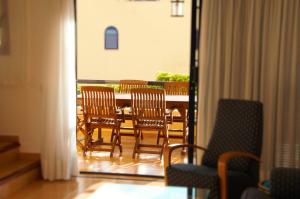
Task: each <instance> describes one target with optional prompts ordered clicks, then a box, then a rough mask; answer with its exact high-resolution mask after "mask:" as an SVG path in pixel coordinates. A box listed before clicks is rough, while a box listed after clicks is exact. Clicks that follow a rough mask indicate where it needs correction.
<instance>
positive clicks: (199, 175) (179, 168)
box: [167, 164, 256, 198]
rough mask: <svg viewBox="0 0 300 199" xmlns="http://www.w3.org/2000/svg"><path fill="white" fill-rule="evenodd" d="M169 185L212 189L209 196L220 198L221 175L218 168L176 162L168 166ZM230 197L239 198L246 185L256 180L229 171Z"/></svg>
mask: <svg viewBox="0 0 300 199" xmlns="http://www.w3.org/2000/svg"><path fill="white" fill-rule="evenodd" d="M167 175H168V185H174V186H186V187H202V188H208V189H210V197H209V198H219V190H220V189H219V177H218V172H217V170H216V169H214V168H211V167H207V166H197V165H193V164H174V165H172V166H170V167H168V168H167ZM228 181H229V190H230V191H229V194H230V195H229V197H228V198H239V197H240V195H241V193H242V192H243V190H244V189H245V188H246V187H249V186H255V185H256V182H255V181H254V180H253V179H252V178H251V177H250V176H248V175H247V174H245V173H242V172H238V171H228Z"/></svg>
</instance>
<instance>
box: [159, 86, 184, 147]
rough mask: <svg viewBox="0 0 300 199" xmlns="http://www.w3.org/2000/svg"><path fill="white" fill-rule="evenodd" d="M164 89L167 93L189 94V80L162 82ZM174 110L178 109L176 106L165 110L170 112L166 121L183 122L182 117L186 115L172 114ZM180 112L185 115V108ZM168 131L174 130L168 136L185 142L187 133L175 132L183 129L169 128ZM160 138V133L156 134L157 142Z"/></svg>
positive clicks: (182, 131)
mask: <svg viewBox="0 0 300 199" xmlns="http://www.w3.org/2000/svg"><path fill="white" fill-rule="evenodd" d="M164 89H165V90H166V94H167V95H188V94H189V82H164ZM176 111H178V110H176V108H171V109H168V110H167V112H169V113H170V114H169V115H170V117H167V121H168V123H169V124H172V123H173V122H183V118H187V117H183V116H182V115H178V114H177V115H176V114H174V113H175V112H176ZM180 114H185V115H187V110H185V111H184V112H181V113H180ZM186 122H187V121H186ZM183 128H184V127H183ZM169 132H170V133H171V132H174V133H172V134H169V137H170V138H178V139H182V143H183V144H184V143H186V139H187V135H183V134H181V135H178V133H175V132H179V133H184V132H186V131H184V130H183V129H173V128H170V129H169ZM160 138H162V135H161V134H158V136H157V143H159V140H160Z"/></svg>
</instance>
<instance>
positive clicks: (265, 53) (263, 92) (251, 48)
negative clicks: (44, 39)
mask: <svg viewBox="0 0 300 199" xmlns="http://www.w3.org/2000/svg"><path fill="white" fill-rule="evenodd" d="M200 41H201V47H200V69H199V71H200V74H199V75H200V77H199V78H200V90H199V98H200V100H199V101H200V104H199V118H200V122H199V132H198V144H200V145H206V144H207V143H208V141H209V139H210V135H211V132H212V129H213V125H214V119H215V113H216V108H217V102H218V100H219V99H220V98H239V99H251V100H259V101H261V102H263V104H264V142H263V156H262V165H261V168H262V174H266V175H268V173H269V172H270V169H272V168H273V167H277V166H286V167H300V158H299V157H300V135H299V134H300V133H299V132H300V129H299V128H300V125H299V124H297V123H299V122H300V97H299V96H300V94H299V91H300V88H299V87H300V83H299V80H300V74H299V71H300V69H299V68H300V1H299V0H226V1H223V0H204V5H203V13H202V26H201V40H200ZM297 91H298V93H297ZM297 121H298V122H297Z"/></svg>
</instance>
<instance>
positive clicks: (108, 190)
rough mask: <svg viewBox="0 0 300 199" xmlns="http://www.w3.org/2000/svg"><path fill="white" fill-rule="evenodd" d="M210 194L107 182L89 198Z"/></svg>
mask: <svg viewBox="0 0 300 199" xmlns="http://www.w3.org/2000/svg"><path fill="white" fill-rule="evenodd" d="M208 194H209V190H207V189H196V188H186V187H171V186H149V185H148V186H147V185H133V184H113V183H105V184H103V185H102V186H101V187H99V188H98V189H97V190H96V191H95V192H94V193H93V194H92V195H91V196H90V197H89V199H96V198H97V199H98V198H111V199H141V198H143V199H174V198H176V199H207V198H208Z"/></svg>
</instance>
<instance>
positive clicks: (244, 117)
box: [202, 99, 263, 172]
mask: <svg viewBox="0 0 300 199" xmlns="http://www.w3.org/2000/svg"><path fill="white" fill-rule="evenodd" d="M262 134H263V107H262V104H261V103H260V102H256V101H247V100H232V99H221V100H220V101H219V104H218V110H217V116H216V121H215V126H214V130H213V133H212V136H211V139H210V142H209V144H208V147H207V151H206V152H205V153H204V155H203V159H202V164H203V165H207V166H210V167H215V168H216V167H217V163H218V158H219V156H220V155H221V154H223V153H225V152H228V151H243V152H249V153H253V154H255V155H257V156H259V157H260V155H261V147H262ZM252 167H253V162H252V161H251V160H249V159H245V158H235V159H233V160H232V161H230V163H229V169H230V170H234V171H241V172H251V171H250V170H251V169H252Z"/></svg>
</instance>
